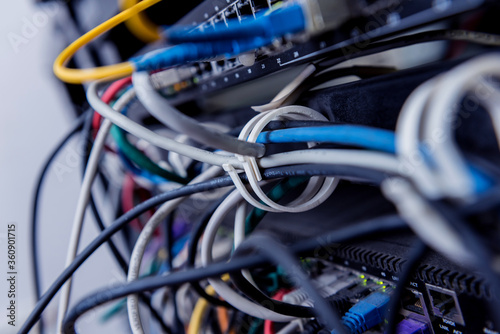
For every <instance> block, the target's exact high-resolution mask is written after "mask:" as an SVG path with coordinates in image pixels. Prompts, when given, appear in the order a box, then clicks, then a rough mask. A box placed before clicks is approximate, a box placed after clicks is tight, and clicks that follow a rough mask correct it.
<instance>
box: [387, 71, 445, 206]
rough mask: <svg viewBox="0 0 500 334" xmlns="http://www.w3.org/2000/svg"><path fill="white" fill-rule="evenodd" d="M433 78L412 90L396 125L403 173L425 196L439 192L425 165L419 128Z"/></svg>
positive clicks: (437, 181)
mask: <svg viewBox="0 0 500 334" xmlns="http://www.w3.org/2000/svg"><path fill="white" fill-rule="evenodd" d="M437 80H438V78H436V79H432V80H429V81H427V82H425V83H424V84H422V85H420V86H419V87H418V88H417V89H415V90H414V91H413V92H412V93H411V95H410V96H409V97H408V99H407V100H406V102H405V104H404V105H403V108H402V109H401V112H400V114H399V117H398V122H397V125H396V152H397V155H398V158H399V160H400V162H401V166H400V168H401V171H402V172H403V171H404V172H405V173H406V174H407V175H408V176H409V177H410V178H411V179H413V180H414V183H415V184H416V185H417V187H418V188H419V189H420V191H421V192H422V193H424V194H425V195H426V197H427V198H432V199H435V198H439V197H440V196H441V195H442V192H441V189H442V187H440V185H439V183H440V179H437V178H436V177H435V175H434V174H433V173H432V171H431V170H430V169H429V167H428V166H427V164H426V161H425V157H424V156H423V154H422V152H421V147H420V145H421V141H420V137H419V136H420V127H421V123H422V119H423V118H424V112H425V107H426V104H427V101H428V99H429V96H430V94H431V93H432V92H433V90H434V89H435V85H436V81H437Z"/></svg>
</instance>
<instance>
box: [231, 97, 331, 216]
mask: <svg viewBox="0 0 500 334" xmlns="http://www.w3.org/2000/svg"><path fill="white" fill-rule="evenodd" d="M278 118H286V119H295V120H300V119H313V120H319V121H327V120H328V119H327V118H326V117H325V116H323V115H322V114H320V113H319V112H317V111H315V110H313V109H310V108H307V107H303V106H287V107H283V108H280V109H276V110H273V111H270V112H267V113H265V114H260V115H257V116H256V117H254V118H253V119H252V120H250V121H249V122H248V123H247V124H246V126H245V127H244V128H243V130H242V131H241V133H240V135H239V139H240V140H245V139H246V140H247V141H249V142H256V141H257V137H258V136H259V134H260V133H261V132H262V130H263V129H264V128H265V127H266V125H267V124H268V123H269V122H271V121H272V120H274V119H278ZM308 146H309V147H312V146H314V143H308ZM236 156H237V157H238V159H240V161H242V162H243V168H244V170H245V173H246V174H247V176H248V180H249V182H250V186H251V187H252V190H253V192H254V193H255V194H256V195H257V197H258V198H259V199H260V200H261V201H262V202H264V203H265V204H262V203H260V202H258V201H257V200H255V199H254V198H253V196H252V195H251V194H250V193H249V192H248V190H247V189H246V187H245V186H244V185H243V183H242V182H241V180H240V178H239V176H238V174H237V173H236V170H235V169H234V168H233V167H232V166H230V165H224V169H225V170H226V172H228V174H229V175H230V176H231V179H232V180H233V182H234V184H235V185H236V188H237V189H238V190H239V191H240V192H241V194H242V196H243V198H245V200H246V201H247V202H249V203H250V204H251V205H253V206H255V207H256V208H259V209H261V210H265V211H271V212H304V211H308V210H311V209H313V208H314V207H316V206H318V205H320V204H321V203H323V202H324V201H325V200H326V199H327V198H328V197H329V196H330V195H331V194H332V193H333V191H334V190H335V188H336V186H337V184H338V180H337V179H336V178H331V177H330V178H325V180H324V181H323V180H322V179H319V178H315V179H310V180H309V182H310V183H311V182H313V183H314V182H318V183H319V182H322V181H323V185H322V186H321V188H320V189H319V190H318V191H317V193H314V195H313V196H312V198H310V196H309V195H310V194H311V193H309V192H310V191H311V190H313V189H315V187H307V188H306V190H307V192H305V193H303V194H302V195H301V196H300V197H299V198H298V199H297V200H296V201H295V202H294V203H293V204H291V205H290V204H289V205H287V206H284V205H280V204H278V203H276V202H274V201H272V200H271V199H270V198H269V197H267V195H266V194H265V193H264V192H263V191H262V189H261V188H260V186H259V184H258V181H260V180H261V176H260V172H259V170H258V166H257V160H256V159H255V158H253V157H248V156H240V155H236ZM306 197H307V198H308V200H302V199H303V198H306Z"/></svg>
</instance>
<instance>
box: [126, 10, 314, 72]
mask: <svg viewBox="0 0 500 334" xmlns="http://www.w3.org/2000/svg"><path fill="white" fill-rule="evenodd" d="M305 28H306V18H305V16H304V12H303V9H302V7H300V6H298V5H294V6H287V7H283V8H279V9H276V10H272V11H270V12H267V13H265V14H264V15H259V16H257V18H256V19H245V20H243V21H241V22H233V21H228V26H227V27H226V26H225V24H223V25H222V26H219V25H217V26H216V29H206V30H204V31H198V30H196V31H191V32H187V31H186V29H185V28H183V29H180V28H175V29H170V30H167V31H166V32H165V34H167V35H168V40H169V41H170V42H171V43H173V44H177V45H175V46H173V47H170V48H165V49H161V50H157V51H154V52H150V53H148V54H146V55H144V56H140V57H135V58H131V59H130V61H131V62H132V63H133V64H134V66H135V68H136V70H137V71H153V70H158V69H163V68H168V67H172V66H176V65H182V64H186V63H189V62H194V61H203V60H208V59H211V58H214V57H218V56H225V57H234V56H237V55H239V54H242V53H245V52H248V51H251V50H255V49H258V48H260V47H263V46H266V45H269V44H271V43H272V42H273V40H274V39H276V38H279V37H282V36H284V35H286V34H293V33H298V32H300V31H303V30H305ZM179 43H181V44H179Z"/></svg>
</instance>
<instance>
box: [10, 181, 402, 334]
mask: <svg viewBox="0 0 500 334" xmlns="http://www.w3.org/2000/svg"><path fill="white" fill-rule="evenodd" d="M188 187H189V186H188ZM182 196H185V195H182ZM402 230H407V226H406V224H405V222H404V221H403V220H402V219H401V218H400V217H398V216H396V215H390V216H384V217H379V218H376V219H372V220H369V221H365V222H362V223H358V224H351V225H349V226H348V227H345V228H342V229H340V230H337V231H332V232H329V233H327V234H325V235H323V236H320V237H315V238H311V239H308V240H305V241H301V242H299V243H297V244H295V245H293V246H292V247H291V248H290V253H291V254H294V255H295V256H301V255H304V254H309V253H311V254H316V255H319V254H323V252H325V254H328V253H332V254H333V252H334V249H335V247H332V248H330V245H333V244H335V243H340V242H347V241H350V240H354V239H364V238H373V237H375V236H377V235H380V234H383V235H387V233H389V232H396V231H402ZM93 243H94V242H93ZM267 263H268V262H267V261H266V260H265V258H264V257H263V256H262V255H259V254H255V255H249V256H244V257H239V258H234V259H232V260H231V261H229V262H218V263H212V264H210V265H209V266H207V267H203V268H194V269H188V270H185V271H179V272H174V273H172V274H170V275H166V276H155V277H147V278H144V279H141V280H138V281H133V282H130V283H125V284H122V285H119V286H116V287H113V288H110V289H104V290H101V291H99V292H97V293H94V294H92V295H90V296H88V297H86V298H84V299H83V300H81V301H80V302H78V303H77V304H76V305H75V306H74V307H73V308H72V309H71V310H70V312H69V313H68V314H67V316H66V318H65V319H64V324H63V332H64V333H65V334H68V333H75V330H74V325H75V323H76V320H77V319H78V318H79V317H80V316H81V315H83V314H85V313H86V312H88V311H89V310H91V309H93V308H95V307H97V306H99V305H102V304H104V303H107V302H110V301H112V300H115V299H119V298H123V297H126V296H128V295H131V294H137V293H139V292H142V291H152V290H155V289H158V288H162V287H165V286H178V285H181V284H184V283H188V282H194V281H199V280H202V279H206V278H210V277H220V276H221V275H223V274H225V273H232V272H234V271H240V270H242V269H245V268H254V267H257V266H261V265H265V264H267ZM313 297H314V296H313ZM317 305H318V306H319V305H321V304H317ZM30 317H31V316H30ZM27 330H29V327H28V326H26V324H25V325H23V328H22V329H21V331H20V333H26V332H27Z"/></svg>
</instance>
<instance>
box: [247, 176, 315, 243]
mask: <svg viewBox="0 0 500 334" xmlns="http://www.w3.org/2000/svg"><path fill="white" fill-rule="evenodd" d="M308 180H309V177H291V178H286V179H283V180H282V181H280V182H279V183H278V184H277V185H275V186H274V187H273V189H271V191H269V193H268V194H267V197H269V198H270V199H271V200H272V201H273V202H277V201H279V200H280V199H282V198H283V197H284V196H285V195H286V194H287V193H288V192H289V191H290V190H292V189H295V188H297V187H298V186H300V185H301V184H303V183H304V182H306V181H308ZM261 203H262V204H264V203H263V202H262V201H261ZM266 214H267V211H265V210H261V209H258V208H253V210H252V211H251V212H250V213H249V214H248V216H247V218H246V220H245V235H248V234H250V233H251V232H252V231H253V230H254V229H255V228H256V227H257V225H258V224H259V223H260V222H261V220H262V219H263V218H264V216H265V215H266Z"/></svg>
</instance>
